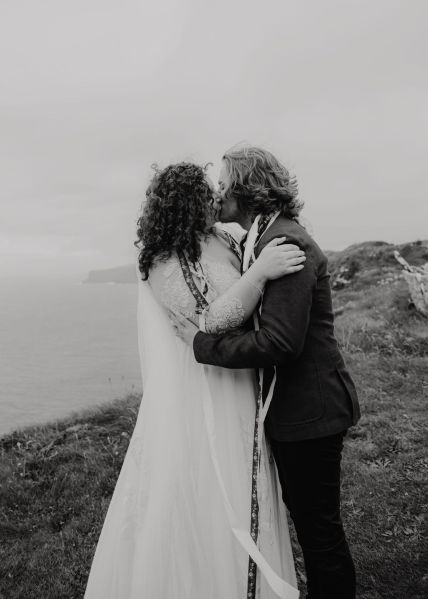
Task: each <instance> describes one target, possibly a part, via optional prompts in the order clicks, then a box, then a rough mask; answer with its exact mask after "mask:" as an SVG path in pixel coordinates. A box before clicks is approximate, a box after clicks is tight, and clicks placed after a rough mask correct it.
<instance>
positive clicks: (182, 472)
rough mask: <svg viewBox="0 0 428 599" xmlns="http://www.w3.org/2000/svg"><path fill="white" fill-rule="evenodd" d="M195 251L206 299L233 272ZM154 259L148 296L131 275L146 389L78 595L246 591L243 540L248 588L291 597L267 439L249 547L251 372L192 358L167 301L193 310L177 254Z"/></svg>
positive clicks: (283, 520) (225, 316)
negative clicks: (252, 574) (252, 566)
mask: <svg viewBox="0 0 428 599" xmlns="http://www.w3.org/2000/svg"><path fill="white" fill-rule="evenodd" d="M200 262H201V265H202V268H203V270H204V272H205V275H206V279H207V280H208V282H209V291H208V296H207V297H208V299H211V300H212V299H214V298H215V297H216V295H221V294H222V293H223V292H224V291H225V290H227V289H228V288H229V287H230V286H231V285H232V284H233V283H234V282H235V281H236V280H237V278H239V276H240V275H239V273H238V272H237V270H236V269H235V268H234V267H233V266H232V265H231V264H230V263H227V264H225V263H219V262H216V261H212V260H211V259H209V258H208V257H204V255H203V256H202V258H201V261H200ZM156 268H157V269H160V271H159V272H158V275H159V274H160V275H161V276H160V279H159V276H157V279H158V280H161V281H163V284H161V285H160V286H159V285H157V288H156V289H155V293H156V297H155V293H154V292H153V289H152V287H151V286H150V284H149V283H148V282H143V281H140V282H139V309H138V327H139V347H140V357H141V367H142V376H143V387H144V395H143V398H142V402H141V407H140V411H139V414H138V419H137V423H136V425H135V430H134V433H133V435H132V438H131V441H130V444H129V449H128V452H127V454H126V457H125V460H124V463H123V467H122V470H121V472H120V475H119V478H118V481H117V484H116V488H115V491H114V494H113V497H112V499H111V503H110V506H109V509H108V512H107V515H106V518H105V522H104V526H103V529H102V532H101V536H100V538H99V542H98V545H97V549H96V553H95V557H94V560H93V563H92V568H91V573H90V576H89V581H88V585H87V589H86V593H85V599H245V598H246V597H247V583H248V561H249V555H248V553H249V551H251V552H252V557H253V559H254V560H255V562H256V563H257V564H258V568H257V577H256V580H257V582H256V592H255V594H254V595H252V596H254V597H256V599H276V598H277V597H283V599H285V598H286V599H291V598H293V599H295V598H296V597H298V592H297V591H296V589H295V587H296V579H295V572H294V564H293V557H292V551H291V547H290V539H289V533H288V525H287V517H286V512H285V507H284V504H283V502H282V499H281V492H280V487H279V482H278V479H277V475H276V470H275V467H274V464H273V460H272V459H271V458H270V456H269V453H268V448H267V447H266V444H265V440H264V439H263V444H264V446H263V450H262V453H261V463H260V473H259V477H258V478H259V482H258V493H257V495H258V502H259V534H258V541H257V547H256V546H255V545H254V543H253V547H250V549H248V547H249V546H250V545H251V543H252V541H251V537H250V536H249V530H250V518H251V493H252V463H253V455H252V453H253V436H254V422H255V409H256V401H255V397H256V388H255V377H254V373H253V372H252V371H249V370H227V369H222V368H217V367H213V366H204V365H201V364H198V363H197V362H196V361H195V359H194V356H193V351H192V349H191V348H190V347H187V346H186V345H185V344H184V343H183V342H182V341H181V340H179V339H178V338H176V337H175V336H174V334H173V329H172V327H171V325H170V323H169V320H168V318H167V316H166V311H165V309H164V307H167V308H173V309H174V310H175V311H179V312H181V313H182V314H185V315H186V316H188V317H190V318H192V319H193V320H194V321H196V322H197V320H198V316H197V315H196V313H195V309H196V304H195V300H194V298H193V296H192V294H191V293H190V291H189V289H188V287H187V285H186V282H185V280H184V277H183V274H182V271H181V268H180V264H179V261H178V259H177V258H175V257H173V258H171V259H169V260H168V261H167V262H166V263H162V264H160V265H158V266H157V267H156ZM160 304H163V306H164V307H162V306H161V305H160ZM215 318H216V319H218V325H219V329H224V328H227V326H229V325H233V324H234V314H233V307H231V305H230V304H228V305H226V306H225V310H224V313H222V311H221V310H217V311H216V316H215ZM211 325H214V326H215V322H214V323H211Z"/></svg>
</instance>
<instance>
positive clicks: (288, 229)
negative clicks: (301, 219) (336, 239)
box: [261, 216, 317, 248]
mask: <svg viewBox="0 0 428 599" xmlns="http://www.w3.org/2000/svg"><path fill="white" fill-rule="evenodd" d="M280 236H284V237H286V242H290V243H297V245H299V246H301V247H305V248H307V247H311V246H316V245H317V244H316V242H315V240H314V239H313V238H312V237H311V236H310V235H309V233H308V232H307V231H306V229H305V228H304V227H303V226H302V225H300V224H299V223H298V222H297V221H295V220H292V219H291V218H286V217H285V216H278V218H276V219H275V222H274V223H273V224H272V225H271V226H270V227H269V229H268V230H267V231H266V233H265V234H264V235H263V237H262V239H261V245H263V246H265V245H266V244H267V243H269V241H271V240H272V239H274V238H275V237H280Z"/></svg>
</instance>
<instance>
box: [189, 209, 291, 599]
mask: <svg viewBox="0 0 428 599" xmlns="http://www.w3.org/2000/svg"><path fill="white" fill-rule="evenodd" d="M275 218H276V217H275ZM272 222H273V221H272ZM270 224H271V223H269V226H270ZM247 243H248V242H247ZM253 246H254V242H253ZM183 258H184V259H183ZM180 264H181V267H182V270H183V275H184V278H185V280H186V283H187V285H188V287H189V290H190V291H191V293H192V295H193V297H194V298H195V300H196V303H197V304H198V306H200V308H204V307H205V304H207V303H208V302H207V300H206V298H205V297H204V296H203V295H202V293H201V292H200V291H199V289H198V288H197V286H196V284H195V282H194V280H193V277H192V275H191V272H190V266H189V264H188V262H187V260H186V259H185V256H184V255H182V256H181V257H180ZM204 375H205V373H204ZM203 380H204V384H205V393H204V394H203V410H204V418H205V425H206V428H207V432H208V440H209V446H210V455H211V460H212V463H213V466H214V471H215V473H216V477H217V482H218V484H219V487H220V491H221V493H222V496H223V501H224V506H225V509H226V513H227V516H228V520H229V524H230V527H231V529H232V532H233V534H234V535H235V538H236V539H237V540H238V542H239V543H240V545H241V546H242V547H243V549H244V550H245V552H246V553H247V554H248V555H249V556H250V558H251V560H253V562H254V563H255V564H256V566H257V567H258V568H259V569H260V571H261V572H262V574H263V575H264V577H265V579H266V581H267V583H268V584H269V586H270V588H271V589H272V591H273V592H274V593H275V594H276V595H277V596H278V597H279V598H280V599H298V598H299V591H298V590H297V589H296V588H295V587H293V586H292V585H291V584H289V583H288V582H286V581H285V580H283V579H282V578H281V577H280V576H278V574H277V573H276V572H275V571H274V570H273V568H272V567H271V566H270V565H269V563H268V562H267V561H266V559H265V558H264V557H263V555H262V553H261V552H260V550H259V548H258V547H257V544H256V542H255V540H253V538H252V537H251V534H250V533H249V532H248V530H245V529H243V528H242V527H241V526H240V523H239V519H238V517H237V516H236V514H235V511H234V509H233V507H232V504H231V502H230V500H229V496H228V493H227V490H226V486H225V484H224V480H223V476H222V473H221V468H220V464H219V460H218V457H217V451H216V447H215V438H216V434H215V421H214V410H213V404H212V398H211V392H210V389H209V386H208V383H207V380H206V378H205V376H204V377H203ZM274 381H275V377H274ZM274 381H273V383H274ZM273 387H274V385H271V389H270V390H269V394H271V392H272V395H273ZM268 399H269V396H268ZM270 399H272V397H270ZM270 399H269V403H270ZM266 403H267V400H266V402H265V405H266ZM264 407H265V406H263V410H262V411H261V414H259V415H257V416H258V419H259V423H261V424H263V422H264V418H265V414H264V415H263V412H264ZM266 412H267V409H266ZM262 431H263V426H262ZM262 434H263V432H262ZM261 446H262V443H259V445H258V446H257V452H258V455H257V457H258V463H260V461H259V460H260V449H259V448H261Z"/></svg>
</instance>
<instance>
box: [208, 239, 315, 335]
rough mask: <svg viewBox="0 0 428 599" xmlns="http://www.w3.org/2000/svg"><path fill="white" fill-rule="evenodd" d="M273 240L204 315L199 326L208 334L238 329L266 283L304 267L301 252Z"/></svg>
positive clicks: (261, 293)
mask: <svg viewBox="0 0 428 599" xmlns="http://www.w3.org/2000/svg"><path fill="white" fill-rule="evenodd" d="M284 239H285V238H284V237H282V238H280V237H278V238H275V239H273V240H272V241H271V242H270V243H269V244H268V245H267V246H266V247H265V248H264V249H263V251H262V252H261V253H260V256H259V257H258V258H257V260H256V261H255V262H254V264H253V265H252V266H251V267H250V268H249V269H248V270H247V272H246V273H244V274H243V275H242V277H241V278H240V279H238V280H237V281H236V282H235V283H234V284H233V285H232V286H231V287H230V288H229V289H228V290H227V291H226V292H225V293H223V294H222V295H221V296H219V297H217V298H216V299H215V300H214V301H213V302H211V304H210V305H209V306H208V308H207V309H206V310H205V311H204V313H203V315H202V318H201V319H200V322H199V327H200V329H201V330H203V331H204V332H207V333H222V332H225V331H228V330H230V329H233V328H236V327H239V326H240V325H242V324H243V323H244V322H246V321H247V320H248V319H249V318H250V317H251V315H252V314H253V312H254V310H255V309H256V307H257V305H258V303H259V301H260V299H261V296H262V295H263V290H264V286H265V284H266V282H267V281H270V280H273V279H279V278H280V277H283V276H286V275H289V274H292V273H294V272H298V271H299V270H301V269H302V268H303V266H304V264H303V263H304V260H305V257H304V252H302V251H301V250H300V248H298V247H297V246H295V245H291V244H284V245H280V244H283V242H284Z"/></svg>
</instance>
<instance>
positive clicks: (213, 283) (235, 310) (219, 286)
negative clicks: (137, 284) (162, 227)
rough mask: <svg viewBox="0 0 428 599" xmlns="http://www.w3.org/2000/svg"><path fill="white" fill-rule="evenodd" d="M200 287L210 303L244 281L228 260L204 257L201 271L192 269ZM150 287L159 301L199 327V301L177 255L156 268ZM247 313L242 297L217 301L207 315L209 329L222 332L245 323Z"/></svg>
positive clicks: (200, 267)
mask: <svg viewBox="0 0 428 599" xmlns="http://www.w3.org/2000/svg"><path fill="white" fill-rule="evenodd" d="M192 274H193V278H194V281H195V283H196V285H197V287H198V288H199V289H200V290H201V291H205V293H204V295H205V298H206V299H207V301H208V303H209V304H212V302H213V301H214V300H215V299H216V298H218V297H220V296H221V295H222V294H223V293H225V292H226V291H227V290H228V289H229V288H230V287H231V286H232V285H233V283H235V281H237V280H238V279H239V278H240V274H239V272H238V271H237V269H236V268H235V267H234V266H233V265H232V264H231V263H230V262H229V261H228V260H221V261H220V260H216V259H213V258H211V257H208V256H206V255H204V254H202V257H201V259H200V261H199V266H198V268H197V269H192ZM149 281H150V285H151V287H152V289H153V291H154V294H155V296H156V298H157V300H158V301H159V302H160V303H161V304H162V305H163V306H165V308H168V309H169V310H172V311H174V312H179V313H180V314H182V315H183V316H185V317H186V318H189V319H190V320H192V321H193V322H194V323H195V324H196V325H198V326H199V315H198V314H197V312H196V301H195V299H194V297H193V295H192V293H191V292H190V290H189V288H188V286H187V283H186V281H185V279H184V276H183V272H182V270H181V266H180V262H179V260H178V257H177V256H172V257H171V258H169V259H168V260H167V261H166V262H160V263H158V264H157V265H156V266H155V267H154V268H152V270H151V272H150V277H149ZM243 320H244V310H243V306H242V302H241V301H240V300H239V299H238V298H229V299H228V300H227V301H224V302H221V301H220V302H216V305H215V306H213V307H210V308H209V309H208V310H207V313H206V315H205V328H206V330H207V332H210V333H220V332H223V331H226V330H229V329H232V328H235V327H237V326H239V325H241V324H242V322H243Z"/></svg>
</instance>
